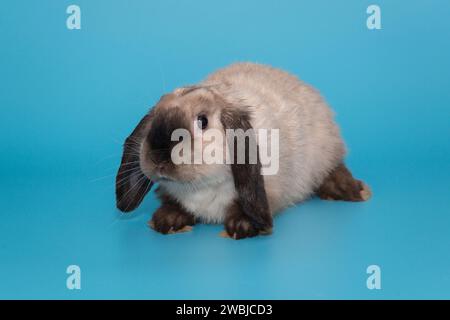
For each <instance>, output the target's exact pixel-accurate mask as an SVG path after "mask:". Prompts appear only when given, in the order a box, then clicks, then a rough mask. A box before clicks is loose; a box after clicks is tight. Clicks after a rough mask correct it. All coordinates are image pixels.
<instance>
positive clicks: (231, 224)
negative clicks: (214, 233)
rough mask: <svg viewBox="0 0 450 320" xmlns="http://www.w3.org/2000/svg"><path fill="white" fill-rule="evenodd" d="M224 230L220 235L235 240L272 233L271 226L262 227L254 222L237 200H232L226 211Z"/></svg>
mask: <svg viewBox="0 0 450 320" xmlns="http://www.w3.org/2000/svg"><path fill="white" fill-rule="evenodd" d="M224 225H225V231H223V232H221V233H220V236H221V237H224V238H232V239H235V240H239V239H244V238H250V237H256V236H258V235H268V234H271V233H272V227H271V226H270V227H267V228H262V227H261V226H260V225H258V224H255V223H254V222H253V221H252V219H251V218H250V217H249V216H247V215H246V214H245V213H244V211H243V210H242V209H241V205H240V204H239V202H234V203H233V204H232V205H231V206H230V207H229V208H228V212H227V216H226V218H225V223H224Z"/></svg>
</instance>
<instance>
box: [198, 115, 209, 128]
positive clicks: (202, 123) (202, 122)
mask: <svg viewBox="0 0 450 320" xmlns="http://www.w3.org/2000/svg"><path fill="white" fill-rule="evenodd" d="M197 126H198V127H199V128H200V129H202V130H203V129H206V127H207V126H208V118H207V117H206V116H205V115H203V114H202V115H199V116H198V117H197Z"/></svg>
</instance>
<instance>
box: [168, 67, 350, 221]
mask: <svg viewBox="0 0 450 320" xmlns="http://www.w3.org/2000/svg"><path fill="white" fill-rule="evenodd" d="M200 86H207V87H208V89H209V90H212V91H213V92H214V93H215V94H217V95H219V96H221V97H222V98H223V99H224V100H226V101H227V102H228V103H230V104H231V105H233V106H236V107H239V108H248V109H249V110H250V111H251V114H252V121H251V122H252V126H253V128H254V129H256V130H257V129H260V128H261V129H279V130H280V147H279V148H280V160H279V165H280V167H279V172H278V174H276V175H267V176H264V183H265V188H266V193H267V197H268V201H269V206H270V210H271V212H272V214H275V213H277V212H279V211H280V210H282V209H283V208H286V207H287V206H290V205H292V204H295V203H297V202H300V201H302V200H305V199H306V198H308V197H309V196H311V195H312V193H313V192H314V190H315V189H316V188H317V187H319V186H320V184H321V182H322V181H323V179H324V178H325V177H326V175H327V174H328V173H329V172H330V171H331V170H333V169H334V168H335V167H336V166H337V165H338V164H339V163H340V162H341V161H342V159H343V157H344V154H345V147H344V143H343V141H342V139H341V136H340V133H339V129H338V127H337V126H336V124H335V122H334V119H333V118H334V116H333V113H332V111H331V110H330V108H329V107H328V105H327V104H326V102H325V101H324V100H323V98H322V97H321V96H320V94H319V93H318V92H317V91H316V90H315V89H313V88H312V87H311V86H309V85H307V84H305V83H303V82H302V81H300V80H299V79H298V78H297V77H295V76H293V75H290V74H289V73H287V72H284V71H281V70H279V69H275V68H272V67H270V66H265V65H260V64H254V63H238V64H234V65H231V66H229V67H227V68H224V69H221V70H219V71H217V72H215V73H213V74H211V75H210V76H209V77H208V78H207V79H206V80H205V81H203V82H202V83H201V84H200ZM178 90H180V89H178ZM175 92H176V91H175ZM161 188H162V190H165V191H166V192H168V193H169V194H171V195H173V196H175V197H176V198H177V200H178V201H179V202H181V204H183V206H184V207H185V208H186V209H187V210H189V211H190V212H192V213H193V214H194V215H196V216H197V217H200V218H202V220H204V221H205V222H215V223H220V222H223V219H224V216H225V213H226V212H225V210H226V207H227V206H226V204H227V203H231V201H233V200H234V199H235V198H236V194H235V191H234V185H233V179H232V176H231V172H230V170H229V168H226V169H225V168H223V169H222V172H221V177H219V178H214V177H212V178H211V179H208V180H202V182H201V183H197V184H195V183H189V184H186V183H183V184H179V183H176V182H161Z"/></svg>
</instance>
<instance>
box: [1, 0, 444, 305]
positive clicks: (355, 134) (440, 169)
mask: <svg viewBox="0 0 450 320" xmlns="http://www.w3.org/2000/svg"><path fill="white" fill-rule="evenodd" d="M72 3H73V2H72V1H50V0H46V1H11V0H10V1H3V2H2V4H1V13H0V39H1V41H0V106H1V109H0V110H1V111H0V146H1V158H0V177H1V179H0V197H1V198H0V199H1V222H0V298H65V299H66V298H68V299H79V298H264V299H266V298H267V299H269V298H275V299H278V298H287V299H295V298H331V299H335V298H362V299H373V298H388V299H391V298H447V299H448V298H450V256H449V248H450V232H449V230H450V229H449V228H450V197H449V191H450V183H449V181H450V142H449V138H450V125H449V122H450V121H449V120H450V90H449V87H450V62H449V56H450V19H449V17H450V4H449V3H448V1H443V0H442V1H437V0H433V1H407V2H405V1H381V0H378V1H376V3H377V4H378V5H380V7H381V10H382V30H377V31H371V30H368V29H367V28H366V17H367V14H366V8H367V6H368V5H369V4H372V1H359V0H358V1H356V0H354V1H346V2H345V4H344V3H343V2H342V1H331V0H330V1H308V2H307V1H270V2H269V1H245V3H244V1H237V0H228V1H221V2H218V1H215V2H214V3H212V2H211V1H206V0H205V1H199V0H196V1H106V0H104V1H87V0H83V1H82V0H77V1H75V3H76V4H78V5H79V6H80V7H81V11H82V29H81V30H72V31H71V30H68V29H67V28H66V24H65V21H66V17H67V14H66V13H65V11H66V8H67V6H68V5H69V4H72ZM247 60H248V61H256V62H263V63H268V64H272V65H274V66H277V67H281V68H283V69H286V70H289V71H291V72H293V73H295V74H297V75H299V76H300V77H301V78H302V79H303V80H305V81H307V82H309V83H311V84H313V85H314V86H316V87H317V88H318V89H319V90H320V91H321V92H322V93H323V95H324V96H325V97H326V99H327V100H328V101H329V103H330V104H331V105H332V107H333V109H334V110H335V111H336V113H337V120H338V122H339V124H340V126H341V128H342V132H343V135H344V137H345V139H346V142H347V144H348V147H349V150H350V154H349V157H348V161H347V163H348V165H349V167H350V168H351V169H352V171H353V173H354V174H355V176H357V177H359V178H362V179H364V180H365V181H367V182H368V183H369V184H370V185H371V187H372V189H373V192H374V196H373V198H372V200H370V202H367V203H336V202H326V201H319V200H317V199H313V200H311V201H307V202H305V203H303V204H301V205H298V206H296V207H293V208H290V209H288V210H286V211H285V212H284V213H283V214H282V215H280V216H278V217H277V218H276V219H275V233H274V234H273V235H272V236H270V237H259V238H253V239H249V240H244V241H232V240H229V239H223V238H220V237H218V233H219V232H220V231H221V230H222V227H221V226H212V225H199V226H197V227H195V229H194V231H193V232H192V233H189V234H179V235H173V236H163V235H160V234H157V233H155V232H153V231H151V230H150V229H148V227H147V226H146V221H147V220H148V219H149V218H150V216H151V213H152V212H153V211H154V210H155V208H156V207H157V206H158V203H157V201H156V200H155V197H154V194H153V193H151V194H149V196H148V197H147V198H146V200H145V201H144V203H143V205H142V206H141V207H140V208H139V209H138V210H137V211H136V212H134V213H133V214H132V215H129V216H121V215H120V214H119V213H118V212H117V211H116V209H115V203H114V176H115V173H116V169H117V166H118V163H119V159H120V153H121V144H122V141H123V139H124V138H125V137H126V136H127V135H128V134H129V132H130V131H131V130H132V128H134V126H135V125H136V123H137V121H138V120H139V119H140V118H141V116H142V115H143V114H144V113H145V112H146V111H147V109H148V107H150V106H151V105H153V104H154V103H155V102H156V101H157V100H158V98H159V97H160V96H161V95H162V94H163V93H164V92H166V91H169V90H172V89H173V88H175V87H177V86H180V85H184V84H192V83H195V82H197V81H199V80H201V79H202V78H203V77H204V76H206V75H207V74H208V73H209V72H211V71H213V70H215V69H217V68H219V67H222V66H225V65H227V64H229V63H231V62H234V61H247ZM71 264H76V265H79V266H80V267H81V270H82V278H81V286H82V289H81V290H79V291H77V290H73V291H70V290H68V289H67V288H66V278H67V274H66V268H67V266H68V265H71ZM371 264H376V265H379V266H380V267H381V270H382V289H381V290H368V289H367V288H366V279H367V276H368V275H367V274H366V268H367V266H369V265H371Z"/></svg>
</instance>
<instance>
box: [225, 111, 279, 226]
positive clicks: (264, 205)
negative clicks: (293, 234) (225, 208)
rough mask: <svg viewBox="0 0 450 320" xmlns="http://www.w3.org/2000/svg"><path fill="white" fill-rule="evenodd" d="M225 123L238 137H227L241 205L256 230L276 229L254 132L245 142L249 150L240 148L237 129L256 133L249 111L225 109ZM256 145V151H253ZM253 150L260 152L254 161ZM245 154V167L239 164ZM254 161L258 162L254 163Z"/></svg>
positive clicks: (226, 127)
mask: <svg viewBox="0 0 450 320" xmlns="http://www.w3.org/2000/svg"><path fill="white" fill-rule="evenodd" d="M221 122H222V125H223V126H224V128H225V130H227V129H234V130H235V131H234V132H235V135H234V136H232V135H227V137H228V151H229V152H231V158H230V160H232V164H231V171H232V173H233V178H234V185H235V188H236V192H237V194H238V195H239V198H238V203H239V205H240V207H241V209H242V211H243V212H244V214H245V215H246V216H247V217H248V218H249V219H250V220H251V221H252V222H253V224H254V225H255V227H258V228H259V229H270V228H271V227H272V216H271V214H270V210H269V205H268V202H267V195H266V190H265V188H264V176H263V175H261V162H260V159H259V149H258V146H257V144H256V137H255V134H254V132H253V130H251V134H248V135H247V137H246V138H244V139H245V150H242V149H241V150H239V148H238V139H237V136H238V135H239V131H240V130H238V131H236V129H242V130H243V131H241V132H245V131H247V130H249V129H253V128H252V126H251V124H250V114H249V112H248V111H245V110H238V109H234V108H225V109H224V110H223V111H222V114H221ZM230 137H231V138H230ZM241 141H242V140H241ZM252 144H253V146H256V148H251V146H252ZM252 150H253V152H255V151H256V155H252V157H251V156H250V152H252ZM239 152H240V153H241V154H239ZM242 153H245V162H244V163H242V161H238V158H239V156H240V157H242V156H244V155H243V154H242ZM251 158H253V159H254V160H256V161H250V160H251ZM241 160H242V158H241ZM255 162H256V163H255Z"/></svg>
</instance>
